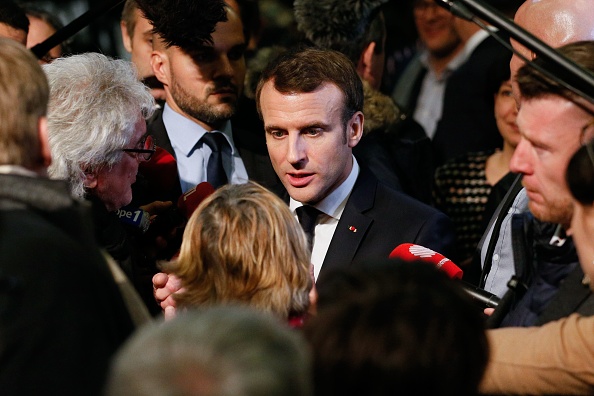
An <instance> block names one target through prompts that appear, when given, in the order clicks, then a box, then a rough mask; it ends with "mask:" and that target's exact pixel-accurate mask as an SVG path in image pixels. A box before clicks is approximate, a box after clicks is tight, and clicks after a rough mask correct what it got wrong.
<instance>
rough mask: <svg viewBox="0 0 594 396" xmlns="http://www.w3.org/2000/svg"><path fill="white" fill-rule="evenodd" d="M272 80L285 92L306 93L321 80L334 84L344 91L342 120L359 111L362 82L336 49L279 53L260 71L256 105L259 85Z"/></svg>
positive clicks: (301, 48) (295, 50)
mask: <svg viewBox="0 0 594 396" xmlns="http://www.w3.org/2000/svg"><path fill="white" fill-rule="evenodd" d="M268 81H272V82H273V84H274V89H276V90H277V91H279V92H281V93H283V94H288V93H308V92H313V91H315V90H316V89H317V88H318V87H320V86H321V85H323V84H325V83H330V84H334V85H336V86H337V87H338V88H339V89H340V90H341V91H342V93H343V94H344V109H343V115H342V118H343V121H344V122H345V123H346V122H347V121H348V120H349V119H350V118H351V117H352V116H353V114H355V113H356V112H357V111H362V110H363V84H362V83H361V79H360V78H359V76H358V75H357V71H356V70H355V66H354V65H353V63H352V62H351V61H350V60H349V59H348V58H347V57H346V56H345V55H343V54H341V53H340V52H337V51H331V50H323V49H317V48H311V47H310V48H308V47H305V48H304V47H299V48H294V49H291V50H288V51H286V52H283V53H282V54H280V55H279V56H278V57H277V58H276V59H275V60H273V61H272V62H271V63H270V64H269V65H268V66H267V67H266V69H264V71H263V72H262V77H261V78H260V81H259V83H258V87H257V88H256V104H257V106H258V113H259V114H260V117H261V116H262V112H261V108H260V94H261V92H262V87H263V86H264V84H265V83H266V82H268Z"/></svg>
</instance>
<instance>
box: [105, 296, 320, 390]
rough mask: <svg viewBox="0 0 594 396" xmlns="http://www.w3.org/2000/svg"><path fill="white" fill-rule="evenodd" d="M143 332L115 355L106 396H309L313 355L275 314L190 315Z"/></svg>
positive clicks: (220, 311)
mask: <svg viewBox="0 0 594 396" xmlns="http://www.w3.org/2000/svg"><path fill="white" fill-rule="evenodd" d="M178 315H179V316H177V317H176V318H175V319H173V320H171V321H168V322H166V323H164V324H160V325H155V324H151V325H149V326H148V327H144V328H142V329H141V330H140V331H139V332H137V333H136V334H135V335H134V336H133V337H132V338H131V339H130V340H128V342H127V343H126V344H125V345H124V346H123V348H122V349H121V350H120V351H119V352H118V354H117V355H116V357H115V359H114V361H113V364H112V367H111V370H110V375H109V380H108V383H107V392H106V395H108V396H124V395H125V396H153V395H154V396H168V395H171V396H173V395H176V396H182V395H201V396H260V395H267V396H307V395H311V394H312V383H311V382H312V381H311V373H310V355H309V350H308V348H307V346H306V344H305V342H304V340H303V339H302V337H301V334H300V333H298V332H296V331H294V330H292V329H290V328H289V327H288V326H287V325H286V324H284V323H280V322H278V321H277V320H276V318H273V317H272V316H271V315H267V314H265V313H263V312H259V311H255V310H253V309H248V308H245V307H243V308H240V307H232V306H225V307H215V308H209V309H206V310H196V311H185V312H183V313H180V314H178Z"/></svg>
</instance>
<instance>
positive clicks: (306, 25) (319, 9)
mask: <svg viewBox="0 0 594 396" xmlns="http://www.w3.org/2000/svg"><path fill="white" fill-rule="evenodd" d="M386 2H387V0H295V3H294V9H295V20H296V21H297V29H298V30H299V31H301V33H303V34H304V35H305V37H306V38H307V40H309V42H311V43H312V44H314V45H316V46H318V47H320V48H326V49H333V50H336V51H339V52H342V53H343V54H345V55H346V56H347V57H348V58H349V59H350V60H351V61H352V62H353V63H355V64H356V63H357V62H358V61H359V58H360V57H361V53H362V52H363V49H364V48H365V46H367V45H368V44H369V43H371V42H375V43H376V49H375V51H376V53H382V52H383V51H384V48H383V39H384V37H385V35H386V27H385V23H384V19H383V16H382V14H381V12H380V7H381V5H382V4H384V3H386Z"/></svg>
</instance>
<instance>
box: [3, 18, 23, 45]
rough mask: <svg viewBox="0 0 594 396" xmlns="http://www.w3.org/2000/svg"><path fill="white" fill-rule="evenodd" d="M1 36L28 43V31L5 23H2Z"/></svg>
mask: <svg viewBox="0 0 594 396" xmlns="http://www.w3.org/2000/svg"><path fill="white" fill-rule="evenodd" d="M0 37H6V38H9V39H13V40H15V41H18V42H19V43H21V44H23V45H25V44H27V32H25V31H24V30H20V29H15V28H13V27H12V26H9V25H7V24H5V23H0Z"/></svg>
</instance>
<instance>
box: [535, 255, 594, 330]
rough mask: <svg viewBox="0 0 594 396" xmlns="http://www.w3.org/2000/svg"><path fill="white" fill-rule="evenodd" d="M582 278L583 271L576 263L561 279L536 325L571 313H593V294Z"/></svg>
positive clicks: (587, 314) (585, 314)
mask: <svg viewBox="0 0 594 396" xmlns="http://www.w3.org/2000/svg"><path fill="white" fill-rule="evenodd" d="M583 279H584V272H583V271H582V268H581V267H580V266H579V265H578V266H576V268H575V269H574V270H573V271H572V272H570V273H569V275H567V277H566V278H565V279H564V280H563V282H562V283H561V286H560V287H559V291H558V292H557V294H555V297H553V299H552V300H551V302H550V303H549V304H548V305H547V307H546V308H545V309H544V311H543V312H542V313H541V314H540V316H539V317H538V319H537V321H536V325H538V326H540V325H543V324H545V323H548V322H551V321H553V320H557V319H561V318H563V317H565V316H569V315H571V314H572V313H579V314H580V315H583V316H591V315H594V294H593V293H592V291H591V290H590V287H589V285H588V284H584V282H583Z"/></svg>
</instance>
